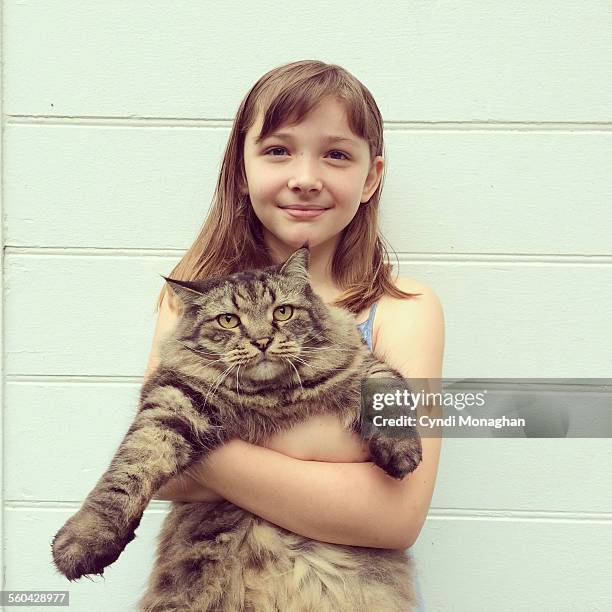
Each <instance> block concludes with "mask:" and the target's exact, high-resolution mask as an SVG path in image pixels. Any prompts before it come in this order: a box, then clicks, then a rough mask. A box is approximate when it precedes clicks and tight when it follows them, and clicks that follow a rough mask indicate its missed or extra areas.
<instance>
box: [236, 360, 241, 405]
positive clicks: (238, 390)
mask: <svg viewBox="0 0 612 612" xmlns="http://www.w3.org/2000/svg"><path fill="white" fill-rule="evenodd" d="M241 365H242V364H238V369H237V370H236V394H237V395H238V398H239V399H240V404H241V405H242V394H241V393H240V386H239V384H238V375H239V374H240V366H241Z"/></svg>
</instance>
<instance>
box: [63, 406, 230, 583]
mask: <svg viewBox="0 0 612 612" xmlns="http://www.w3.org/2000/svg"><path fill="white" fill-rule="evenodd" d="M194 416H197V419H196V418H193V417H194ZM220 443H221V440H220V435H219V432H218V431H216V430H215V429H214V428H213V426H212V425H211V424H210V422H209V420H208V419H207V418H206V417H205V416H204V415H201V414H196V413H195V412H194V413H193V414H190V413H189V411H185V410H183V411H181V413H179V412H178V411H177V410H176V406H175V405H172V404H168V403H167V402H159V403H155V402H148V403H145V404H144V407H143V408H141V410H140V412H139V413H138V415H137V416H136V419H135V420H134V422H133V424H132V426H131V427H130V429H129V430H128V432H127V434H126V435H125V437H124V439H123V441H122V443H121V445H120V446H119V449H118V450H117V452H116V454H115V456H114V458H113V460H112V462H111V464H110V466H109V468H108V470H107V471H106V472H105V473H104V475H103V476H102V477H101V478H100V480H99V481H98V483H97V484H96V486H95V487H94V489H93V490H92V491H91V492H90V494H89V495H88V496H87V498H86V500H85V502H84V503H83V506H82V507H81V509H80V510H79V511H78V512H77V513H76V514H75V515H74V516H72V517H71V518H70V519H68V521H67V522H66V523H65V524H64V526H63V527H62V528H61V529H60V530H59V531H58V533H57V534H56V536H55V538H54V539H53V544H52V553H53V561H54V563H55V565H56V566H57V568H58V569H59V570H60V571H61V572H62V573H63V574H64V575H65V576H66V577H67V578H68V579H69V580H75V579H77V578H80V577H81V576H83V575H86V574H102V573H103V569H104V568H105V567H106V566H108V565H110V564H111V563H113V561H115V560H116V559H117V558H118V557H119V555H120V554H121V552H122V551H123V549H124V548H125V546H126V545H127V544H128V543H129V542H130V541H131V540H133V539H134V531H135V530H136V528H137V527H138V525H139V524H140V519H141V517H142V514H143V512H144V510H145V508H146V506H147V504H148V503H149V501H150V500H151V498H152V496H153V495H154V494H155V492H156V491H157V489H159V487H161V486H162V484H164V483H165V482H166V481H167V480H168V479H169V478H171V477H172V476H174V475H176V474H179V473H180V472H182V471H183V470H184V469H185V468H187V467H188V466H189V465H191V464H192V463H194V462H195V461H196V460H198V459H199V458H201V457H202V456H203V455H204V454H205V453H206V452H209V451H211V450H212V449H213V448H215V447H216V446H217V445H218V444H220Z"/></svg>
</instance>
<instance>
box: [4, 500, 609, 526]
mask: <svg viewBox="0 0 612 612" xmlns="http://www.w3.org/2000/svg"><path fill="white" fill-rule="evenodd" d="M81 504H82V502H81V501H65V502H60V501H49V500H28V501H21V500H10V499H7V500H5V503H4V508H5V510H11V511H22V510H36V511H41V512H57V511H65V510H74V511H76V510H78V509H79V508H80V507H81ZM169 506H170V502H166V501H157V500H155V501H152V502H151V503H150V504H149V506H148V507H147V510H146V511H147V512H165V511H166V510H167V509H168V508H169ZM427 518H428V519H437V520H490V521H532V522H579V523H598V524H612V512H588V511H585V512H576V511H574V512H565V511H548V510H512V509H486V510H484V509H479V508H434V507H432V508H431V509H430V511H429V514H428V517H427Z"/></svg>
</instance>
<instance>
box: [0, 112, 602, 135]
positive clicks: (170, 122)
mask: <svg viewBox="0 0 612 612" xmlns="http://www.w3.org/2000/svg"><path fill="white" fill-rule="evenodd" d="M232 122H233V119H231V118H219V119H213V118H210V119H204V118H189V117H154V116H95V115H90V116H86V115H74V116H71V115H17V114H12V115H5V123H6V125H63V126H66V127H70V126H92V127H95V126H104V127H122V128H123V127H136V128H142V127H167V128H174V127H178V128H204V129H230V128H231V126H232ZM383 128H384V130H385V131H408V132H413V131H444V132H455V131H459V132H463V131H509V132H514V131H521V132H610V131H612V122H607V121H504V120H497V121H495V120H493V121H492V120H470V121H401V120H398V121H390V120H388V121H385V122H384V123H383Z"/></svg>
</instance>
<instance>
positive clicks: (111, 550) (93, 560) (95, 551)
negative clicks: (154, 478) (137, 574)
mask: <svg viewBox="0 0 612 612" xmlns="http://www.w3.org/2000/svg"><path fill="white" fill-rule="evenodd" d="M133 539H134V533H133V532H132V533H131V534H130V535H128V536H125V535H124V536H121V535H118V534H117V529H116V528H115V526H113V525H110V524H109V523H108V520H107V519H105V518H104V517H101V516H99V515H98V514H96V513H95V512H93V511H91V510H87V509H83V508H82V509H81V510H79V511H78V512H77V513H76V514H75V515H74V516H72V517H70V518H69V519H68V520H67V521H66V523H65V525H64V526H63V527H62V528H61V529H60V530H59V531H58V532H57V534H56V535H55V537H54V538H53V543H52V545H51V551H52V554H53V562H54V563H55V566H56V567H57V569H58V570H59V571H60V572H61V573H62V574H64V576H66V578H68V580H77V579H78V578H81V577H82V576H85V575H86V574H100V575H102V574H103V573H104V568H105V567H107V566H108V565H110V564H111V563H113V561H116V560H117V558H118V557H119V555H120V554H121V552H122V551H123V549H124V548H125V546H126V544H127V543H128V542H130V541H131V540H133Z"/></svg>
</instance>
